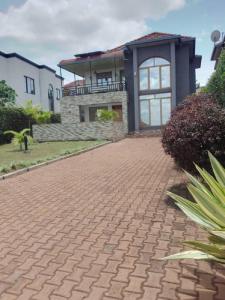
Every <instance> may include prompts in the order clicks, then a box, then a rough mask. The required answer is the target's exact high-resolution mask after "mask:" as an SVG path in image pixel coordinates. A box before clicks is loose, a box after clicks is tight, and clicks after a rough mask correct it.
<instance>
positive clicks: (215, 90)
mask: <svg viewBox="0 0 225 300" xmlns="http://www.w3.org/2000/svg"><path fill="white" fill-rule="evenodd" d="M206 89H207V92H208V93H210V94H212V95H213V96H214V97H215V99H216V100H217V102H218V103H219V104H220V105H221V106H223V107H225V50H222V52H221V54H220V58H219V62H218V65H217V68H216V71H215V72H214V73H213V74H212V76H211V78H210V79H209V82H208V84H207V87H206Z"/></svg>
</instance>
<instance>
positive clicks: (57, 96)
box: [56, 89, 60, 100]
mask: <svg viewBox="0 0 225 300" xmlns="http://www.w3.org/2000/svg"><path fill="white" fill-rule="evenodd" d="M56 99H57V100H60V89H56Z"/></svg>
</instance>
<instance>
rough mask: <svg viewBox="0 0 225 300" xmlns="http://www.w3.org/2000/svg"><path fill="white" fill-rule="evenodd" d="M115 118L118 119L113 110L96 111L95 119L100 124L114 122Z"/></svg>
mask: <svg viewBox="0 0 225 300" xmlns="http://www.w3.org/2000/svg"><path fill="white" fill-rule="evenodd" d="M117 117H118V113H117V112H116V111H114V110H107V109H98V110H97V119H98V121H100V122H107V121H115V120H116V119H117Z"/></svg>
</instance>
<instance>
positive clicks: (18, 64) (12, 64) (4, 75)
mask: <svg viewBox="0 0 225 300" xmlns="http://www.w3.org/2000/svg"><path fill="white" fill-rule="evenodd" d="M24 76H27V77H30V78H32V79H34V82H35V95H32V94H27V93H26V83H25V77H24ZM0 80H5V81H6V82H7V84H8V85H9V86H11V87H12V88H13V89H14V90H15V91H16V94H17V97H16V103H17V104H18V105H21V106H23V105H24V104H25V102H26V101H27V100H32V102H33V104H35V105H41V106H42V108H43V109H44V110H46V111H47V110H49V102H48V87H49V84H52V85H53V88H54V104H55V112H59V111H60V105H59V102H60V100H56V88H59V89H60V90H61V80H60V78H58V77H56V76H55V74H54V73H53V72H51V71H49V70H47V69H39V68H38V67H36V66H33V65H31V64H30V63H27V62H25V61H22V60H21V59H19V58H17V57H10V58H6V57H3V56H1V55H0Z"/></svg>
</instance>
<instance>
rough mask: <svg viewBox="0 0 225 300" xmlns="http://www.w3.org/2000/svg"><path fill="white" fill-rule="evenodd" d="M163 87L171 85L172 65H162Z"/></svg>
mask: <svg viewBox="0 0 225 300" xmlns="http://www.w3.org/2000/svg"><path fill="white" fill-rule="evenodd" d="M161 87H162V88H167V87H170V66H165V67H161Z"/></svg>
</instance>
